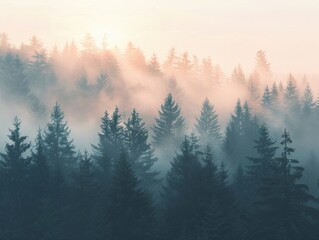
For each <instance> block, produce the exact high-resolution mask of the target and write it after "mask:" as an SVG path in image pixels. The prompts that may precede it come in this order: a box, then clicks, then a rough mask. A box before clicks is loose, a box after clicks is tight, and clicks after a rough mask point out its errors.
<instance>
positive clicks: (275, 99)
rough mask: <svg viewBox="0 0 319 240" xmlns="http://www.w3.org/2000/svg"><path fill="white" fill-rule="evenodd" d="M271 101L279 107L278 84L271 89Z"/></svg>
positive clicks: (274, 84)
mask: <svg viewBox="0 0 319 240" xmlns="http://www.w3.org/2000/svg"><path fill="white" fill-rule="evenodd" d="M271 100H272V103H273V105H274V106H276V105H277V106H278V103H279V90H278V87H277V84H276V82H274V83H273V85H272V88H271Z"/></svg>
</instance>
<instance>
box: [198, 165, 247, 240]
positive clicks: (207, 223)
mask: <svg viewBox="0 0 319 240" xmlns="http://www.w3.org/2000/svg"><path fill="white" fill-rule="evenodd" d="M217 177H218V178H217V180H218V181H217V188H216V190H217V192H216V193H215V194H216V195H215V196H214V197H213V198H212V200H211V202H210V205H209V208H208V210H207V211H206V212H205V216H204V218H203V225H202V226H201V235H200V238H199V239H200V240H208V239H220V240H224V239H229V240H231V239H234V238H236V239H241V234H240V231H239V225H237V223H238V211H237V208H236V204H235V198H234V195H233V192H232V189H231V188H230V186H229V185H228V183H227V179H228V173H227V171H226V169H225V165H224V163H223V162H222V163H221V165H220V167H219V170H218V173H217Z"/></svg>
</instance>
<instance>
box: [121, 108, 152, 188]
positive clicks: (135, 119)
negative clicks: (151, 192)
mask: <svg viewBox="0 0 319 240" xmlns="http://www.w3.org/2000/svg"><path fill="white" fill-rule="evenodd" d="M124 125H125V128H124V143H125V144H124V146H125V149H126V150H127V152H128V160H129V161H130V163H131V165H132V169H133V171H134V172H135V174H136V177H137V178H138V179H139V181H140V182H141V186H143V187H144V188H151V187H153V186H154V184H155V183H157V182H158V179H156V176H157V175H158V172H157V171H154V170H152V167H153V165H154V163H155V162H156V161H157V158H156V157H155V156H154V150H153V149H152V148H151V145H150V144H149V143H148V132H147V129H146V127H145V123H144V122H143V121H142V118H141V117H140V116H139V114H138V112H137V111H136V110H135V109H133V111H132V114H131V117H130V118H128V119H127V121H126V122H125V123H124Z"/></svg>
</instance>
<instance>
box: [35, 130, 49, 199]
mask: <svg viewBox="0 0 319 240" xmlns="http://www.w3.org/2000/svg"><path fill="white" fill-rule="evenodd" d="M44 144H45V143H44V139H43V133H42V130H41V129H39V130H38V133H37V136H36V139H35V151H33V152H32V166H31V167H32V168H31V173H32V175H31V176H32V177H31V179H32V187H33V194H35V195H36V196H38V197H40V198H41V197H45V196H46V195H47V194H48V187H49V185H50V174H51V173H50V170H49V165H48V159H47V156H46V154H45V145H44Z"/></svg>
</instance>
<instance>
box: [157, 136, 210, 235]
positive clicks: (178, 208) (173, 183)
mask: <svg viewBox="0 0 319 240" xmlns="http://www.w3.org/2000/svg"><path fill="white" fill-rule="evenodd" d="M203 160H204V162H206V163H205V167H203V166H202V164H201V160H200V154H199V146H198V144H197V139H196V138H195V137H194V136H191V137H185V140H184V141H183V143H182V145H181V148H180V153H178V154H177V155H176V157H175V158H174V160H173V161H172V162H171V169H170V170H169V171H168V173H167V178H166V186H165V188H164V194H163V201H164V206H165V208H164V212H165V214H164V215H165V222H166V228H167V231H168V234H167V235H168V239H196V237H197V236H199V233H200V227H201V223H202V220H203V216H204V213H205V212H206V210H207V208H208V205H209V203H210V199H211V196H212V191H213V190H214V189H210V188H209V186H213V185H214V184H213V181H215V184H216V173H215V172H216V169H215V167H214V166H213V165H212V162H211V155H210V152H209V151H207V152H206V154H204V159H203Z"/></svg>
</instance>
